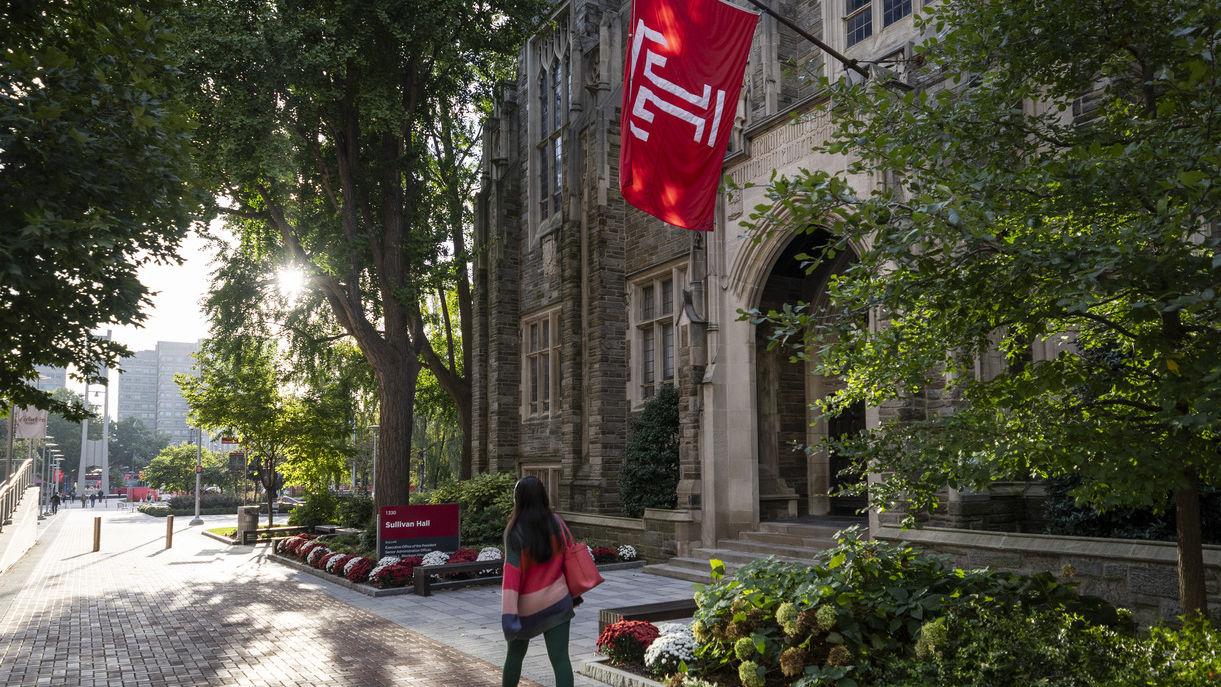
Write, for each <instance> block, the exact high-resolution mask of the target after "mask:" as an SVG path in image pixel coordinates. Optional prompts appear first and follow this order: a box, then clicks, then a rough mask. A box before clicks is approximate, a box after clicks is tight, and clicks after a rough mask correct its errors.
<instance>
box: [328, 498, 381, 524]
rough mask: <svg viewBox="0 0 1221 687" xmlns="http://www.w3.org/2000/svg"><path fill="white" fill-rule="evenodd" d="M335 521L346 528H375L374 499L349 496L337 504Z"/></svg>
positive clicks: (339, 500)
mask: <svg viewBox="0 0 1221 687" xmlns="http://www.w3.org/2000/svg"><path fill="white" fill-rule="evenodd" d="M335 521H336V522H338V523H339V524H340V525H343V526H344V527H357V528H360V529H365V528H370V527H372V526H373V499H372V498H371V497H368V496H348V497H346V498H341V499H338V502H337V503H336V504H335Z"/></svg>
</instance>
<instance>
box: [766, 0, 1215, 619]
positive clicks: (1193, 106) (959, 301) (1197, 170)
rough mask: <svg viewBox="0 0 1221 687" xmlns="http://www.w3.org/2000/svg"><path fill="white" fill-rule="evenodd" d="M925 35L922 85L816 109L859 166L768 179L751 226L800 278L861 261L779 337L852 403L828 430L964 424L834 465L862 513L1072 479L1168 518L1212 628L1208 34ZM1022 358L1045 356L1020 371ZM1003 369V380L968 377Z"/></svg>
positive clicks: (881, 434) (1205, 6) (848, 90)
mask: <svg viewBox="0 0 1221 687" xmlns="http://www.w3.org/2000/svg"><path fill="white" fill-rule="evenodd" d="M932 12H933V15H932V17H933V18H932V20H931V22H929V23H926V24H924V29H925V31H926V35H928V36H931V37H930V38H929V39H928V40H927V41H926V42H925V44H924V45H923V46H922V47H921V49H920V51H919V54H920V55H921V56H922V58H923V59H924V60H925V69H924V70H923V72H922V74H923V77H925V78H929V79H938V82H937V83H936V84H935V85H933V86H932V87H929V88H917V89H915V90H913V91H910V92H903V93H897V92H896V90H895V88H894V87H893V85H891V86H889V87H886V86H882V85H880V84H877V83H876V82H870V83H866V84H865V85H863V86H852V85H850V84H849V83H847V82H843V83H839V84H834V85H829V87H830V88H831V89H832V93H831V98H832V101H833V103H834V106H835V109H834V112H833V115H834V116H835V117H836V118H837V120H836V121H837V122H838V125H837V130H836V132H835V135H834V137H833V138H832V140H831V141H830V142H829V143H828V144H826V145H824V146H822V147H821V150H823V151H824V152H828V153H834V154H838V153H842V154H845V155H847V156H850V157H848V164H847V169H846V171H844V172H839V173H829V172H821V171H813V172H803V173H801V174H799V175H798V176H797V177H796V178H793V179H779V180H778V181H776V182H775V183H774V185H773V187H772V189H771V191H772V193H773V194H774V198H775V199H776V204H775V205H774V206H770V207H766V208H760V209H759V211H758V212H756V214H755V215H754V216H753V219H754V221H755V222H756V223H757V224H756V226H757V228H758V229H760V230H763V228H764V227H765V225H770V226H785V227H790V228H794V229H796V230H797V231H801V232H806V233H810V234H816V235H819V236H823V237H825V241H826V242H825V244H824V245H823V247H822V248H821V249H820V250H815V251H812V254H811V255H808V256H804V259H808V260H809V261H810V269H811V270H813V269H816V268H817V266H818V265H819V264H822V263H824V262H826V261H827V260H829V259H832V258H834V257H835V256H836V255H837V254H839V253H841V252H843V251H845V250H848V249H849V248H850V247H851V248H853V249H854V250H856V251H859V253H860V255H859V257H860V259H859V261H858V262H857V263H855V264H854V265H852V266H849V267H847V268H845V269H844V270H842V271H841V272H840V273H839V274H838V275H837V276H835V277H833V278H832V279H831V281H830V283H829V286H828V291H829V298H830V301H831V303H830V306H829V307H828V308H824V309H822V310H821V311H819V312H818V313H816V314H815V313H811V312H810V311H809V310H807V309H801V308H795V309H792V310H791V312H789V313H788V314H783V313H772V315H771V318H772V319H774V320H776V321H777V322H778V323H779V325H780V334H781V336H782V337H792V338H800V337H804V338H805V342H806V346H805V349H804V351H805V355H808V356H809V358H810V359H811V360H812V361H813V362H814V364H815V365H816V366H817V368H818V370H819V372H820V373H822V374H830V375H837V376H841V377H842V378H843V379H844V381H845V387H844V389H843V390H842V391H840V392H838V393H836V394H835V395H834V396H833V397H831V398H830V399H828V400H827V402H826V410H827V411H828V412H830V413H832V414H833V413H835V412H838V411H841V410H843V409H845V408H847V407H849V406H850V405H851V404H852V403H854V402H857V401H860V400H863V401H865V402H867V403H869V404H871V405H875V406H877V405H880V404H882V403H885V402H887V401H894V400H901V399H902V398H903V397H905V396H907V395H910V394H914V393H919V392H920V390H921V389H925V388H929V387H931V386H935V387H938V388H939V387H940V386H941V385H945V387H946V390H945V393H947V394H949V395H950V396H951V397H954V398H958V399H960V400H961V404H960V406H959V407H958V409H957V411H956V412H955V413H953V414H951V415H946V416H933V417H928V418H927V419H924V420H921V421H917V422H910V423H907V424H897V423H896V424H884V425H883V426H881V427H879V428H877V429H875V430H873V431H870V432H868V433H866V435H865V436H864V437H863V438H862V439H861V440H860V441H857V442H854V443H853V444H852V445H851V446H850V447H849V448H850V449H851V450H852V451H853V452H854V453H855V455H856V456H857V458H858V460H859V463H858V468H863V467H865V466H868V468H869V469H870V470H871V471H873V472H874V473H878V474H879V475H881V477H882V481H881V482H880V483H878V484H873V485H870V498H871V503H872V505H873V506H875V507H877V508H880V509H887V508H891V507H894V506H895V505H896V504H898V503H900V502H905V503H907V504H908V505H909V506H910V507H911V508H913V509H914V510H917V511H918V510H924V509H928V508H931V507H933V506H935V505H936V503H937V499H938V490H939V489H941V488H944V487H949V488H955V489H982V488H985V487H986V486H987V485H989V484H990V483H992V482H993V481H994V480H1003V479H1030V478H1044V477H1053V476H1058V475H1069V474H1073V475H1077V476H1079V478H1080V482H1079V484H1078V486H1077V487H1075V488H1074V489H1073V494H1074V496H1075V497H1076V498H1078V499H1080V500H1081V501H1082V502H1084V503H1088V504H1090V505H1092V506H1094V507H1096V508H1099V509H1103V510H1105V509H1108V508H1114V507H1126V506H1146V507H1154V508H1160V507H1162V506H1163V505H1164V504H1165V503H1167V502H1168V499H1170V498H1173V503H1174V504H1175V506H1174V507H1175V511H1176V521H1177V540H1178V541H1177V546H1178V574H1179V593H1180V598H1181V603H1182V607H1183V609H1184V611H1185V612H1187V613H1189V614H1190V613H1204V612H1205V611H1206V604H1205V596H1204V579H1203V565H1202V557H1201V546H1200V514H1199V499H1198V495H1199V487H1200V485H1201V484H1211V485H1217V484H1218V481H1219V480H1221V474H1219V472H1221V461H1219V460H1218V431H1219V430H1221V419H1219V418H1221V328H1219V326H1218V314H1219V310H1221V302H1219V301H1218V291H1219V290H1221V289H1219V288H1218V285H1219V284H1221V256H1218V255H1217V245H1218V243H1219V242H1221V234H1219V232H1218V226H1217V224H1216V222H1215V220H1216V219H1217V218H1218V217H1219V216H1221V213H1219V207H1218V204H1219V203H1221V185H1218V184H1217V183H1215V180H1216V179H1218V178H1221V152H1219V151H1221V126H1216V125H1218V124H1221V121H1219V119H1221V109H1219V107H1218V105H1219V103H1221V92H1219V91H1218V89H1217V88H1216V83H1217V77H1218V71H1217V65H1216V62H1215V55H1216V54H1217V53H1216V50H1217V48H1218V44H1217V42H1218V36H1221V10H1219V9H1218V7H1217V5H1216V4H1215V3H1207V2H1198V1H1193V0H1172V1H1170V2H1151V1H1146V0H1133V1H1132V2H1124V3H1109V2H1100V1H1097V0H1086V1H1084V2H1075V3H1058V4H1057V3H1053V4H1046V3H1037V4H1031V3H977V2H970V1H968V0H956V1H950V2H943V3H938V4H937V5H934V6H932ZM856 175H862V176H856ZM861 178H871V179H880V180H882V181H883V182H884V183H881V184H872V185H870V186H861V185H858V182H859V180H860V179H861ZM755 316H756V318H758V319H763V318H764V317H765V315H763V314H759V313H756V315H755ZM870 316H873V317H874V321H875V323H876V326H873V327H869V326H865V325H864V324H863V323H864V322H867V321H869V318H870ZM1033 343H1048V344H1049V345H1051V346H1053V347H1057V348H1058V353H1057V354H1055V355H1052V356H1049V358H1050V359H1042V358H1041V357H1039V358H1035V359H1033V360H1032V359H1031V356H1030V354H1029V352H1030V350H1031V346H1032V344H1033ZM997 349H999V351H1000V352H1001V353H1002V354H1003V355H1004V356H1005V357H1006V358H1007V360H1008V366H1007V368H1006V369H1004V370H1002V371H1001V372H999V373H998V374H997V375H996V376H995V377H993V378H987V377H984V376H978V375H977V374H976V372H975V370H976V367H975V364H976V361H977V360H978V359H979V358H980V357H981V356H984V355H986V354H988V352H989V351H991V350H997Z"/></svg>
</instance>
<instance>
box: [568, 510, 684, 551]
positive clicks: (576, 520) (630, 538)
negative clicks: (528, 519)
mask: <svg viewBox="0 0 1221 687" xmlns="http://www.w3.org/2000/svg"><path fill="white" fill-rule="evenodd" d="M559 514H560V517H561V518H563V519H564V522H566V523H568V529H569V530H571V531H572V536H574V537H576V538H577V540H578V541H585V542H587V543H589V544H591V545H598V546H609V545H612V544H613V545H614V546H620V545H622V544H631V545H632V546H634V547H635V548H636V552H637V553H638V554H640V557H641V558H643V559H644V560H645V561H648V562H650V563H661V562H665V561H666V560H667V559H669V558H673V557H674V556H676V555H680V552H679V550H678V549H679V542H680V541H686V540H687V539H689V538H690V537H691V529H692V527H693V526H694V520H693V518H692V514H691V513H690V512H688V511H685V510H663V509H660V508H646V509H645V511H644V517H642V518H624V517H618V516H613V515H590V514H588V513H569V512H563V511H560V512H559ZM681 553H685V552H681Z"/></svg>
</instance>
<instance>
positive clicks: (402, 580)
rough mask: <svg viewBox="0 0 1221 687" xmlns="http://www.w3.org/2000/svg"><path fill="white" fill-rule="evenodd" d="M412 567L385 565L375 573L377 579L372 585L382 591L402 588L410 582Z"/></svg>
mask: <svg viewBox="0 0 1221 687" xmlns="http://www.w3.org/2000/svg"><path fill="white" fill-rule="evenodd" d="M414 567H415V566H411V565H387V566H386V567H384V568H382V569H381V570H379V571H377V579H376V580H373V584H375V585H377V586H378V587H381V588H382V589H387V588H389V587H403V586H405V585H407V584H408V583H409V582H411V579H412V571H413V569H414Z"/></svg>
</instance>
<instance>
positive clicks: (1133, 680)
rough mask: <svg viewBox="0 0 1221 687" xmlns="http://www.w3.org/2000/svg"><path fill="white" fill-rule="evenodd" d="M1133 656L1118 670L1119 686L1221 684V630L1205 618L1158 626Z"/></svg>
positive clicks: (1212, 686) (1202, 686)
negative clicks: (1181, 625)
mask: <svg viewBox="0 0 1221 687" xmlns="http://www.w3.org/2000/svg"><path fill="white" fill-rule="evenodd" d="M1129 656H1130V658H1131V660H1130V661H1129V662H1128V665H1127V666H1125V668H1124V669H1123V670H1120V671H1116V672H1117V674H1118V675H1120V676H1121V677H1120V679H1118V680H1117V681H1116V685H1118V686H1119V687H1143V686H1144V685H1175V687H1216V685H1218V684H1221V630H1219V629H1218V628H1216V627H1214V626H1213V625H1210V624H1209V623H1208V622H1206V621H1203V620H1190V621H1188V622H1186V623H1184V625H1183V627H1182V628H1179V629H1177V630H1176V629H1169V628H1165V627H1154V628H1152V629H1151V631H1150V633H1149V637H1148V638H1147V639H1145V640H1144V641H1141V642H1139V643H1137V645H1136V647H1135V648H1134V649H1133V651H1132V652H1131V653H1130V654H1129Z"/></svg>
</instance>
